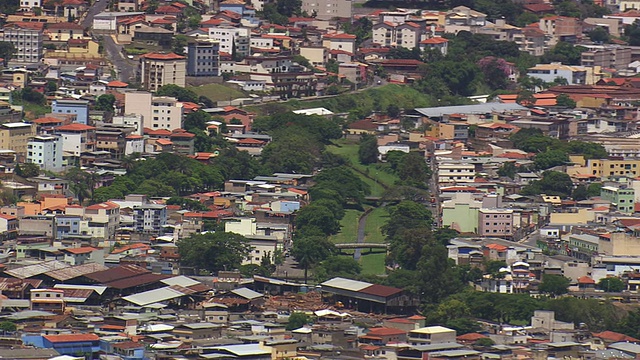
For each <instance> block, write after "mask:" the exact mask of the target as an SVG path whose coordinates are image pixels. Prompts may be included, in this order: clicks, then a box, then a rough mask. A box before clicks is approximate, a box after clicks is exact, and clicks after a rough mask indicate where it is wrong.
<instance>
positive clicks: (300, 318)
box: [285, 312, 311, 331]
mask: <svg viewBox="0 0 640 360" xmlns="http://www.w3.org/2000/svg"><path fill="white" fill-rule="evenodd" d="M310 321H311V319H309V315H307V314H305V313H303V312H294V313H292V314H291V315H289V320H288V321H287V326H286V327H285V330H287V331H291V330H295V329H299V328H301V327H303V326H305V325H307V324H308V323H309V322H310Z"/></svg>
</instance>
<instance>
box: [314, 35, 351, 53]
mask: <svg viewBox="0 0 640 360" xmlns="http://www.w3.org/2000/svg"><path fill="white" fill-rule="evenodd" d="M322 46H323V47H325V48H327V49H329V50H344V51H347V52H350V53H352V54H353V53H355V52H356V36H355V35H351V34H346V33H329V34H325V35H324V36H323V37H322Z"/></svg>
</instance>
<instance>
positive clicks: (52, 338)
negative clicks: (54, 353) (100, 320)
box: [43, 334, 100, 343]
mask: <svg viewBox="0 0 640 360" xmlns="http://www.w3.org/2000/svg"><path fill="white" fill-rule="evenodd" d="M43 338H45V339H47V340H48V341H49V342H52V343H70V342H88V341H98V340H100V337H98V335H96V334H65V335H44V336H43Z"/></svg>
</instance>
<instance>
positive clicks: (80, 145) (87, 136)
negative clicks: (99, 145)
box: [55, 123, 96, 157]
mask: <svg viewBox="0 0 640 360" xmlns="http://www.w3.org/2000/svg"><path fill="white" fill-rule="evenodd" d="M55 134H57V135H60V137H62V151H63V152H64V153H65V154H64V155H70V156H74V157H79V156H80V154H82V153H83V152H87V151H94V150H95V146H96V128H95V127H93V126H89V125H85V124H78V123H73V124H69V125H63V126H58V127H57V128H55Z"/></svg>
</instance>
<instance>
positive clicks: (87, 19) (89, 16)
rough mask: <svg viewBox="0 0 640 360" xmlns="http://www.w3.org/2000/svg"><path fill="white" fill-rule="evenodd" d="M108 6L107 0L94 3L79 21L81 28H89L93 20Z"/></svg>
mask: <svg viewBox="0 0 640 360" xmlns="http://www.w3.org/2000/svg"><path fill="white" fill-rule="evenodd" d="M108 4H109V1H108V0H100V1H97V2H94V3H93V5H91V7H90V8H89V10H87V12H86V13H85V14H84V18H83V19H82V20H81V21H80V25H82V27H84V28H85V29H86V28H88V27H91V26H92V25H93V18H94V17H95V16H96V15H98V14H99V13H101V12H103V11H104V10H105V9H106V8H107V5H108Z"/></svg>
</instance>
